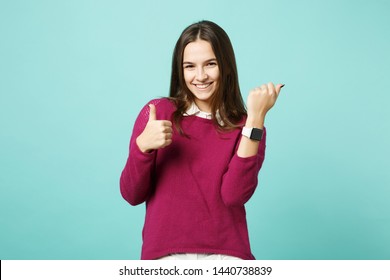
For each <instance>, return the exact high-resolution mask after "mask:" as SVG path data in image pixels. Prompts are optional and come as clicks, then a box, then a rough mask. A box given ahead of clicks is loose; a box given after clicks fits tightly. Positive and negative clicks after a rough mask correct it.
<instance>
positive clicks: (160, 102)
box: [147, 97, 176, 110]
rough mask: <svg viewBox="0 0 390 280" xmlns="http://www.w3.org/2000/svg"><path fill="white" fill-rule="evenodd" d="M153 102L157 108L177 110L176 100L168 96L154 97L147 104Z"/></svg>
mask: <svg viewBox="0 0 390 280" xmlns="http://www.w3.org/2000/svg"><path fill="white" fill-rule="evenodd" d="M149 104H153V105H154V106H156V108H161V109H166V110H176V105H175V102H174V101H173V100H171V99H169V98H167V97H162V98H156V99H152V100H150V101H149V102H148V104H147V105H149Z"/></svg>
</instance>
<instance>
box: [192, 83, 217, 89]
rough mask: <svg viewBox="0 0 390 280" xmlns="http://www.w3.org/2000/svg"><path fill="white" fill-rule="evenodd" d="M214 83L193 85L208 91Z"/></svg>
mask: <svg viewBox="0 0 390 280" xmlns="http://www.w3.org/2000/svg"><path fill="white" fill-rule="evenodd" d="M212 83H213V82H211V83H207V84H193V85H194V86H196V87H197V88H198V89H206V88H208V87H209V86H210V85H211V84H212Z"/></svg>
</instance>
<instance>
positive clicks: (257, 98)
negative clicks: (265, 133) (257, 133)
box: [246, 83, 284, 127]
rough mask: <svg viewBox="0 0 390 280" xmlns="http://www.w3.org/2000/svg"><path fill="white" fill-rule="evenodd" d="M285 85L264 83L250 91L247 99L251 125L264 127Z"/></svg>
mask: <svg viewBox="0 0 390 280" xmlns="http://www.w3.org/2000/svg"><path fill="white" fill-rule="evenodd" d="M283 86H284V85H282V84H278V85H276V86H274V84H273V83H268V84H264V85H262V86H260V87H257V88H254V89H253V90H251V91H250V92H249V95H248V100H247V104H246V105H247V109H248V119H247V120H248V121H249V122H250V124H248V125H249V126H252V127H262V126H263V123H264V118H265V115H266V114H267V112H268V111H269V110H270V109H271V108H272V107H273V106H274V104H275V102H276V99H277V98H278V95H279V92H280V89H281V88H282V87H283Z"/></svg>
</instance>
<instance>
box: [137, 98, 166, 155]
mask: <svg viewBox="0 0 390 280" xmlns="http://www.w3.org/2000/svg"><path fill="white" fill-rule="evenodd" d="M149 108H150V113H149V120H148V122H147V124H146V127H145V129H144V131H143V132H142V133H141V134H140V135H139V136H138V137H137V139H136V143H137V145H138V148H139V149H140V150H141V152H143V153H148V152H151V151H152V150H157V149H160V148H164V147H166V146H168V145H170V144H171V143H172V122H170V121H167V120H157V118H156V106H154V105H153V104H149Z"/></svg>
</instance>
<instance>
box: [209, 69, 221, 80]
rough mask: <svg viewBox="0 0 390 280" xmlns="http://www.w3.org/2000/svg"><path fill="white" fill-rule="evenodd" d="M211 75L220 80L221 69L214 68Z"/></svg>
mask: <svg viewBox="0 0 390 280" xmlns="http://www.w3.org/2000/svg"><path fill="white" fill-rule="evenodd" d="M210 77H212V78H213V80H215V81H218V80H219V69H218V68H216V69H213V71H212V72H211V73H210Z"/></svg>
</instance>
